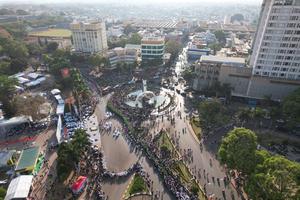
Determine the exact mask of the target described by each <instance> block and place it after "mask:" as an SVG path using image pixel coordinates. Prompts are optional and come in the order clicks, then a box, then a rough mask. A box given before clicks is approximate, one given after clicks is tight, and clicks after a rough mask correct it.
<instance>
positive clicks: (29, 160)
mask: <svg viewBox="0 0 300 200" xmlns="http://www.w3.org/2000/svg"><path fill="white" fill-rule="evenodd" d="M39 149H40V148H39V147H31V148H28V149H24V150H23V151H22V153H21V155H20V158H19V161H18V165H17V167H16V171H20V170H24V169H26V168H29V167H33V166H34V165H35V163H36V161H37V158H38V155H39Z"/></svg>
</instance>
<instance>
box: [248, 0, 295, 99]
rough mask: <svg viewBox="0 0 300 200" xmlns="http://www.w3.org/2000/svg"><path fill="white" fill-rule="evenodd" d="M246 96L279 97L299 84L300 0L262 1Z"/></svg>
mask: <svg viewBox="0 0 300 200" xmlns="http://www.w3.org/2000/svg"><path fill="white" fill-rule="evenodd" d="M252 52H253V53H252V56H251V59H250V67H252V68H253V72H252V75H253V76H252V78H251V80H250V83H249V86H248V89H247V96H249V97H255V98H263V96H266V95H270V96H271V97H272V98H273V99H276V100H279V99H282V98H283V97H285V96H286V95H288V94H289V93H290V92H292V91H293V90H295V89H297V88H298V87H299V86H300V0H264V1H263V4H262V8H261V12H260V18H259V23H258V28H257V33H256V35H255V39H254V42H253V49H252Z"/></svg>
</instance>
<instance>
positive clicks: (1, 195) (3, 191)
mask: <svg viewBox="0 0 300 200" xmlns="http://www.w3.org/2000/svg"><path fill="white" fill-rule="evenodd" d="M5 195H6V189H4V188H3V187H0V200H3V199H4V198H5Z"/></svg>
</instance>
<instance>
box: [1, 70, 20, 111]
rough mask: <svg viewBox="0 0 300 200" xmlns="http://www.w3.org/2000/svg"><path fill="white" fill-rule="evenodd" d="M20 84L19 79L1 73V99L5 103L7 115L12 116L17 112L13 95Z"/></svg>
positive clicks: (4, 108) (4, 109) (4, 107)
mask: <svg viewBox="0 0 300 200" xmlns="http://www.w3.org/2000/svg"><path fill="white" fill-rule="evenodd" d="M16 85H18V83H17V80H16V79H13V78H9V77H8V76H6V75H0V101H1V102H2V103H3V111H4V113H5V116H6V117H12V116H13V115H14V113H15V109H14V106H13V101H11V99H12V95H13V94H14V92H15V90H16V88H15V86H16Z"/></svg>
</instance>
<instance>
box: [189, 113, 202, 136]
mask: <svg viewBox="0 0 300 200" xmlns="http://www.w3.org/2000/svg"><path fill="white" fill-rule="evenodd" d="M190 124H191V126H192V129H193V131H194V134H195V135H196V136H197V138H198V139H199V140H201V137H202V130H201V126H200V120H199V118H196V117H192V118H191V120H190Z"/></svg>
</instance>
